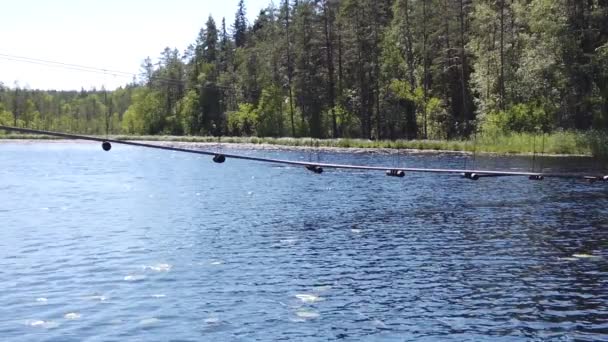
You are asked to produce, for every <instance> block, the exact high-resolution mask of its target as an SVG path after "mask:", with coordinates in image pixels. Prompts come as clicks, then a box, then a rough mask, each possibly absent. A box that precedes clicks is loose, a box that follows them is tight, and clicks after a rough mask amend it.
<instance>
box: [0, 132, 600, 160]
mask: <svg viewBox="0 0 608 342" xmlns="http://www.w3.org/2000/svg"><path fill="white" fill-rule="evenodd" d="M92 136H95V137H98V138H104V137H106V136H103V135H92ZM107 138H111V139H114V140H125V141H137V142H148V143H156V144H161V145H166V146H176V147H191V148H201V149H205V148H206V149H217V148H221V147H222V146H224V145H230V146H231V147H233V148H239V149H267V150H299V151H302V150H304V151H311V152H344V153H381V154H394V153H410V154H442V153H450V154H461V155H473V154H480V155H482V154H483V155H512V156H532V155H537V156H540V155H544V156H551V157H592V153H591V149H590V148H588V147H587V146H582V144H574V143H572V141H570V142H567V141H566V143H564V144H563V145H562V146H555V145H553V147H552V148H547V146H546V148H545V150H544V151H543V150H541V148H540V146H541V142H540V140H541V139H540V138H539V139H537V140H538V141H536V142H534V141H532V139H530V140H531V141H530V146H529V148H526V147H528V146H527V144H525V143H522V140H523V139H520V140H519V141H517V144H513V143H511V144H509V143H505V142H502V143H501V142H497V143H496V144H488V142H487V141H483V140H481V139H480V140H478V141H477V143H475V142H474V141H462V140H396V141H390V140H380V141H373V140H363V139H311V138H258V137H222V138H221V139H218V138H217V137H209V136H126V135H110V136H107ZM42 140H44V141H52V142H57V143H65V142H74V141H73V140H64V139H56V138H53V137H49V136H44V135H26V134H8V135H0V143H4V142H13V143H14V142H20V143H33V142H36V141H42ZM547 145H549V144H547ZM556 147H557V148H556ZM534 148H535V149H536V150H535V149H534Z"/></svg>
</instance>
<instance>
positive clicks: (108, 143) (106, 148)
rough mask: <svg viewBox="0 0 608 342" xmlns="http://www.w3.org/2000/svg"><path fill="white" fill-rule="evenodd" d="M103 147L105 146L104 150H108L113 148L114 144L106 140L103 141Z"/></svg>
mask: <svg viewBox="0 0 608 342" xmlns="http://www.w3.org/2000/svg"><path fill="white" fill-rule="evenodd" d="M101 148H103V150H104V151H106V152H108V151H109V150H111V149H112V144H110V142H108V141H104V142H102V143H101Z"/></svg>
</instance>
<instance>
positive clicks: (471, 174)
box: [0, 125, 608, 182]
mask: <svg viewBox="0 0 608 342" xmlns="http://www.w3.org/2000/svg"><path fill="white" fill-rule="evenodd" d="M0 130H6V131H12V132H18V133H25V134H40V135H48V136H54V137H58V138H65V139H74V140H88V141H96V142H100V143H102V144H104V146H107V145H105V143H108V144H121V145H129V146H136V147H146V148H153V149H158V150H165V151H174V152H184V153H192V154H199V155H206V156H212V157H214V161H215V162H216V163H217V162H220V163H223V162H224V161H225V160H226V159H241V160H249V161H257V162H262V163H272V164H282V165H294V166H303V167H305V168H307V169H308V170H310V171H312V172H314V173H318V174H320V173H322V171H321V172H319V170H322V169H323V168H327V169H344V170H367V171H382V172H386V171H392V172H394V173H395V175H397V173H399V176H398V177H400V172H399V171H402V172H404V173H406V172H424V173H438V174H453V175H460V176H462V177H464V178H467V179H471V180H478V179H480V178H483V177H510V176H520V177H528V178H529V179H535V180H540V179H544V178H562V179H581V180H586V181H590V182H594V181H605V182H608V175H589V174H579V173H543V172H516V171H508V170H507V171H500V170H466V169H464V170H459V169H440V168H411V167H397V168H394V167H393V168H391V167H386V166H369V165H349V164H330V163H314V162H312V161H310V162H300V161H294V160H285V159H272V158H261V157H251V156H244V155H239V154H228V153H226V154H224V153H222V154H221V155H219V154H218V153H217V152H211V151H204V150H192V149H186V148H179V147H170V146H161V145H154V144H148V143H141V142H134V141H123V140H115V139H103V138H97V137H91V136H86V135H79V134H70V133H61V132H52V131H44V130H37V129H30V128H19V127H12V126H4V125H0ZM104 150H105V147H104ZM391 176H392V174H391Z"/></svg>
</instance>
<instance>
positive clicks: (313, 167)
mask: <svg viewBox="0 0 608 342" xmlns="http://www.w3.org/2000/svg"><path fill="white" fill-rule="evenodd" d="M306 169H307V170H308V171H311V172H314V173H316V174H318V175H320V174H322V173H323V168H322V167H320V166H316V165H308V166H306Z"/></svg>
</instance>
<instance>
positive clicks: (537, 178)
mask: <svg viewBox="0 0 608 342" xmlns="http://www.w3.org/2000/svg"><path fill="white" fill-rule="evenodd" d="M528 179H529V180H534V181H542V180H544V179H545V177H544V176H542V175H532V176H530V177H528Z"/></svg>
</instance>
